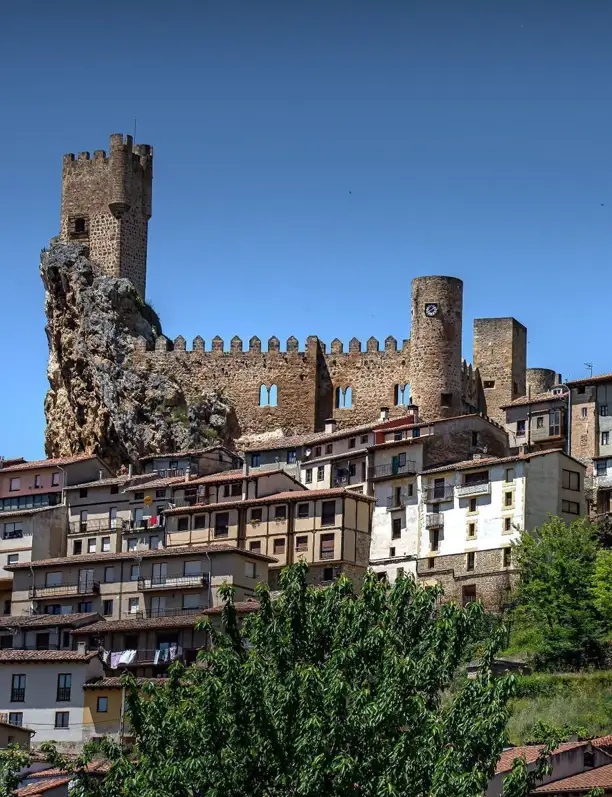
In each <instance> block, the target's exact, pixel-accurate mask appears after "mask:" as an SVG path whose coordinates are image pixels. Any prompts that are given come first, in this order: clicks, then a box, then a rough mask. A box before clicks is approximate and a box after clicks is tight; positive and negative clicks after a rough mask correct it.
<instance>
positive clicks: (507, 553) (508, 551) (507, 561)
mask: <svg viewBox="0 0 612 797" xmlns="http://www.w3.org/2000/svg"><path fill="white" fill-rule="evenodd" d="M503 561H504V567H510V565H511V564H512V548H504V560H503Z"/></svg>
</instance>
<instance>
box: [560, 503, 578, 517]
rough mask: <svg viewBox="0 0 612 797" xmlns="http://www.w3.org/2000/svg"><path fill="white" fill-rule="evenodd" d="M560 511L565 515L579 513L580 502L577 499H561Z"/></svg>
mask: <svg viewBox="0 0 612 797" xmlns="http://www.w3.org/2000/svg"><path fill="white" fill-rule="evenodd" d="M561 511H562V512H565V513H566V514H567V515H579V514H580V504H579V503H578V502H577V501H561Z"/></svg>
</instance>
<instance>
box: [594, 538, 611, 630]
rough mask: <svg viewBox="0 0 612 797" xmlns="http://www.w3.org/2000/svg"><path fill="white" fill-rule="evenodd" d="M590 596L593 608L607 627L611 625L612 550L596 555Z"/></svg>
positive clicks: (602, 551) (599, 552)
mask: <svg viewBox="0 0 612 797" xmlns="http://www.w3.org/2000/svg"><path fill="white" fill-rule="evenodd" d="M592 594H593V601H594V603H595V608H596V609H597V610H598V612H599V613H600V614H601V616H602V618H603V620H604V622H605V623H606V625H607V626H608V627H609V626H610V625H612V550H601V551H598V553H597V558H596V560H595V568H594V572H593V593H592Z"/></svg>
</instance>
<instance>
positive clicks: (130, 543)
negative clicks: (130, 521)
mask: <svg viewBox="0 0 612 797" xmlns="http://www.w3.org/2000/svg"><path fill="white" fill-rule="evenodd" d="M137 542H138V540H137V539H136V538H135V537H132V539H130V540H128V541H127V549H128V551H135V550H136V544H137Z"/></svg>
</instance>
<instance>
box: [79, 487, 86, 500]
mask: <svg viewBox="0 0 612 797" xmlns="http://www.w3.org/2000/svg"><path fill="white" fill-rule="evenodd" d="M79 498H87V487H81V489H80V490H79Z"/></svg>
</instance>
